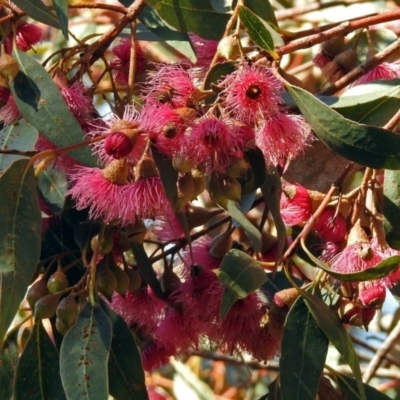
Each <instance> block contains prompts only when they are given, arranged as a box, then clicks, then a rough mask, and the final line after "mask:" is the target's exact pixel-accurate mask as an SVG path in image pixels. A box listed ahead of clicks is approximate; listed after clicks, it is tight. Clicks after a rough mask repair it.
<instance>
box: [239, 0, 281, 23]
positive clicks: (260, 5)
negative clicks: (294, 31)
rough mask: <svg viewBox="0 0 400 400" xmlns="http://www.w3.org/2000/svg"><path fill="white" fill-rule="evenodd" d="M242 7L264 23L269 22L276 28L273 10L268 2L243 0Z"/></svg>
mask: <svg viewBox="0 0 400 400" xmlns="http://www.w3.org/2000/svg"><path fill="white" fill-rule="evenodd" d="M244 5H245V6H246V7H247V8H249V9H250V10H251V11H253V13H254V14H256V15H257V16H258V17H260V18H262V19H263V20H264V21H265V22H271V23H272V24H274V25H276V26H278V21H277V20H276V18H275V13H274V9H273V8H272V6H271V3H270V2H269V0H245V2H244Z"/></svg>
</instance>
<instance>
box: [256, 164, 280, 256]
mask: <svg viewBox="0 0 400 400" xmlns="http://www.w3.org/2000/svg"><path fill="white" fill-rule="evenodd" d="M261 192H262V194H263V196H264V199H265V202H266V203H267V206H268V209H269V212H270V213H271V215H272V218H273V219H274V223H275V227H276V232H277V236H278V247H277V252H276V259H275V260H276V262H278V261H279V259H280V258H281V257H282V255H283V250H284V249H285V245H286V227H285V224H284V222H283V220H282V216H281V207H280V199H281V192H282V182H281V177H280V175H279V172H278V170H277V169H276V168H275V167H274V166H271V165H268V166H267V167H266V175H265V181H264V184H263V185H262V186H261Z"/></svg>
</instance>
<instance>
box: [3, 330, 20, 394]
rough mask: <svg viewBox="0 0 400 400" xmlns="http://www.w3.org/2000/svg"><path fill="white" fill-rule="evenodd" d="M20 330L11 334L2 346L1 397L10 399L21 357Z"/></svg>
mask: <svg viewBox="0 0 400 400" xmlns="http://www.w3.org/2000/svg"><path fill="white" fill-rule="evenodd" d="M17 336H18V330H15V331H14V332H13V333H12V334H9V335H8V337H7V339H6V340H5V341H4V342H3V344H2V346H1V348H0V399H4V400H10V399H11V396H12V392H13V387H14V375H15V370H16V368H17V363H18V359H19V355H18V342H17Z"/></svg>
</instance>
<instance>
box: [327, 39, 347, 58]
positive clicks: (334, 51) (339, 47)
mask: <svg viewBox="0 0 400 400" xmlns="http://www.w3.org/2000/svg"><path fill="white" fill-rule="evenodd" d="M344 45H345V41H344V36H334V37H332V38H330V39H329V40H326V41H325V42H323V43H322V44H321V49H322V50H323V52H324V53H325V54H326V55H327V56H329V57H335V56H337V55H338V54H340V53H341V52H342V51H343V50H344Z"/></svg>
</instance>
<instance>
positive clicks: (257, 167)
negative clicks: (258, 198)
mask: <svg viewBox="0 0 400 400" xmlns="http://www.w3.org/2000/svg"><path fill="white" fill-rule="evenodd" d="M244 159H245V160H246V161H247V162H248V163H249V165H250V169H249V171H248V175H249V176H250V177H251V180H250V179H248V184H247V185H246V188H245V191H244V193H246V194H247V193H252V192H254V191H256V190H257V189H258V188H260V187H261V186H262V185H263V184H264V182H265V179H266V171H265V158H264V155H263V153H262V151H261V150H260V149H259V148H258V147H257V146H254V147H252V148H251V149H249V150H246V151H245V152H244Z"/></svg>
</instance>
